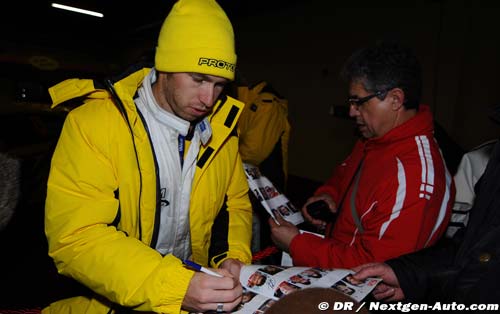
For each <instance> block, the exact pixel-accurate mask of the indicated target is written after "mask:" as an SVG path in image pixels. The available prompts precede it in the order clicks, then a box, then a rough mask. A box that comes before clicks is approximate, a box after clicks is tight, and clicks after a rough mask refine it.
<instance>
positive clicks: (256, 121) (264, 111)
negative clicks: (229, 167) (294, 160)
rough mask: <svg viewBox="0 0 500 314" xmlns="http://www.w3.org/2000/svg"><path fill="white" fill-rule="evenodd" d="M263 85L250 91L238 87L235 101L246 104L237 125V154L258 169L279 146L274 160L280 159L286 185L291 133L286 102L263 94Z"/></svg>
mask: <svg viewBox="0 0 500 314" xmlns="http://www.w3.org/2000/svg"><path fill="white" fill-rule="evenodd" d="M266 85H268V84H267V82H260V83H259V84H257V85H256V86H254V87H252V88H249V87H247V86H240V87H238V91H237V93H238V99H239V100H241V101H242V102H244V103H245V104H246V105H245V108H244V110H243V112H242V114H241V117H240V120H239V123H238V127H239V131H240V154H241V158H242V159H243V161H244V162H246V163H250V164H252V165H255V166H260V165H261V163H262V162H264V161H265V160H266V159H267V158H269V157H270V156H271V154H272V153H273V151H274V150H275V149H276V146H277V145H279V146H280V147H279V151H281V156H277V157H278V158H281V164H282V169H281V170H282V171H283V174H284V175H285V178H284V179H285V181H286V177H287V175H288V141H289V138H290V129H291V127H290V123H289V122H288V101H287V100H286V99H284V98H282V97H280V96H278V95H276V93H272V92H268V91H266V90H265V87H266ZM261 170H262V169H261ZM276 171H278V169H276ZM274 183H276V182H274Z"/></svg>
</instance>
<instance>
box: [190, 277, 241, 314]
mask: <svg viewBox="0 0 500 314" xmlns="http://www.w3.org/2000/svg"><path fill="white" fill-rule="evenodd" d="M213 271H215V272H218V273H219V274H221V275H223V276H224V277H222V278H220V277H215V276H212V275H207V274H205V273H202V272H197V273H195V274H194V276H193V278H192V279H191V281H190V282H189V286H188V290H187V292H186V295H185V296H184V300H183V301H182V309H183V310H186V311H189V312H206V311H210V310H212V311H214V310H217V304H218V303H221V304H223V311H225V312H229V311H231V310H232V309H233V308H235V307H236V306H237V305H238V304H239V303H240V302H241V294H242V292H243V288H242V287H241V285H240V284H239V280H238V281H235V280H234V278H233V276H232V275H231V273H230V272H229V271H227V270H225V269H219V270H215V269H213ZM236 283H237V284H236Z"/></svg>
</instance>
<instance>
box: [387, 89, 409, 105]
mask: <svg viewBox="0 0 500 314" xmlns="http://www.w3.org/2000/svg"><path fill="white" fill-rule="evenodd" d="M387 98H388V99H387V100H388V101H390V104H391V108H392V110H394V111H397V110H399V109H401V107H403V103H404V101H405V92H404V91H403V90H402V89H401V88H398V87H396V88H394V89H391V90H390V91H389V93H388V94H387Z"/></svg>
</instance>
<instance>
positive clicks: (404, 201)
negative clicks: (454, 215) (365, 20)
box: [269, 43, 455, 268]
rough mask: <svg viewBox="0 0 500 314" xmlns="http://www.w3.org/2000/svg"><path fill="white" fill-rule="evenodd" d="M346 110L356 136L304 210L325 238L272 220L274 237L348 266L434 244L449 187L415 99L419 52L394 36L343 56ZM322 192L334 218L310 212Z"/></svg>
mask: <svg viewBox="0 0 500 314" xmlns="http://www.w3.org/2000/svg"><path fill="white" fill-rule="evenodd" d="M342 74H343V77H344V78H345V79H346V80H347V82H348V83H349V99H348V104H349V107H350V108H349V115H350V116H351V117H352V118H353V119H354V120H355V123H356V126H357V128H358V130H359V132H360V134H361V135H362V138H361V139H360V140H359V141H358V142H357V143H356V144H355V146H354V149H353V151H352V152H351V154H350V155H349V156H348V157H347V158H346V159H345V160H344V162H342V163H341V164H340V165H339V166H338V167H337V168H336V169H335V171H334V173H333V175H332V177H331V178H330V179H329V180H328V181H327V182H326V183H325V184H324V185H323V186H321V187H319V188H318V189H317V190H316V192H315V193H314V196H312V197H311V198H309V199H308V200H307V201H306V203H305V205H304V207H303V208H302V212H303V214H304V217H305V218H306V220H308V221H309V222H311V223H312V224H314V225H316V226H326V230H325V238H324V239H323V238H320V237H318V236H315V235H312V234H306V233H304V234H300V233H299V230H298V229H297V228H296V227H295V226H294V225H292V224H290V223H288V222H286V221H284V220H283V219H279V220H278V222H279V225H278V224H277V223H276V222H274V221H273V220H270V221H269V223H270V224H271V230H272V238H273V240H274V242H275V243H276V244H277V245H278V247H280V248H281V249H283V250H285V251H288V252H290V254H291V256H292V259H293V263H294V265H304V266H315V267H323V268H332V267H343V268H350V267H354V266H357V265H360V264H364V263H368V262H375V261H385V260H387V259H390V258H394V257H397V256H400V255H403V254H405V253H409V252H414V251H417V250H420V249H422V248H425V247H428V246H430V245H432V244H434V243H435V242H436V241H437V240H438V239H439V238H440V237H441V235H442V234H443V232H444V231H445V229H446V225H447V223H448V220H449V217H450V214H451V206H452V204H453V200H454V197H455V188H454V186H453V180H452V178H451V175H450V173H449V172H448V170H447V169H446V165H445V162H444V160H443V158H442V156H441V153H440V150H439V147H438V144H437V142H436V140H435V139H434V136H433V130H434V127H433V118H432V114H431V111H430V109H429V107H428V106H426V105H421V104H420V93H421V77H420V76H421V74H420V66H419V63H418V60H417V58H416V57H415V56H414V54H413V53H412V52H411V51H409V50H408V49H406V48H404V47H402V46H400V45H398V44H394V43H379V44H377V45H376V46H374V47H369V48H365V49H361V50H359V51H357V52H356V53H354V54H353V55H352V56H351V57H350V59H349V60H348V61H347V63H346V65H345V67H344V70H343V73H342ZM319 200H323V201H324V202H326V204H327V206H328V207H329V209H330V211H332V212H334V213H335V212H336V213H337V218H336V220H335V222H333V221H331V222H327V221H321V220H318V219H314V218H313V217H311V216H310V215H309V214H308V212H307V210H306V207H307V205H309V204H310V203H312V202H315V201H319Z"/></svg>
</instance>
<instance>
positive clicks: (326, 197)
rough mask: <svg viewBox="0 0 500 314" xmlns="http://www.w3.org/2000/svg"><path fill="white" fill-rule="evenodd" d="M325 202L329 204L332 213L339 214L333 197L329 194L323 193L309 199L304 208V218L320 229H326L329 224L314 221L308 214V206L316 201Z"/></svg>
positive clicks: (317, 220)
mask: <svg viewBox="0 0 500 314" xmlns="http://www.w3.org/2000/svg"><path fill="white" fill-rule="evenodd" d="M319 200H323V201H325V202H326V203H327V204H328V207H330V211H331V212H332V213H336V212H337V204H335V202H334V201H333V199H332V197H331V196H330V195H329V194H326V193H323V194H319V195H315V196H311V197H310V198H308V199H307V201H306V203H305V204H304V206H302V216H304V218H305V219H306V221H308V222H309V223H311V224H312V225H314V226H316V227H317V228H319V229H324V228H325V227H326V224H327V222H326V221H323V220H319V219H314V218H313V217H311V215H309V213H308V212H307V205H309V204H311V203H314V202H316V201H319Z"/></svg>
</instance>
